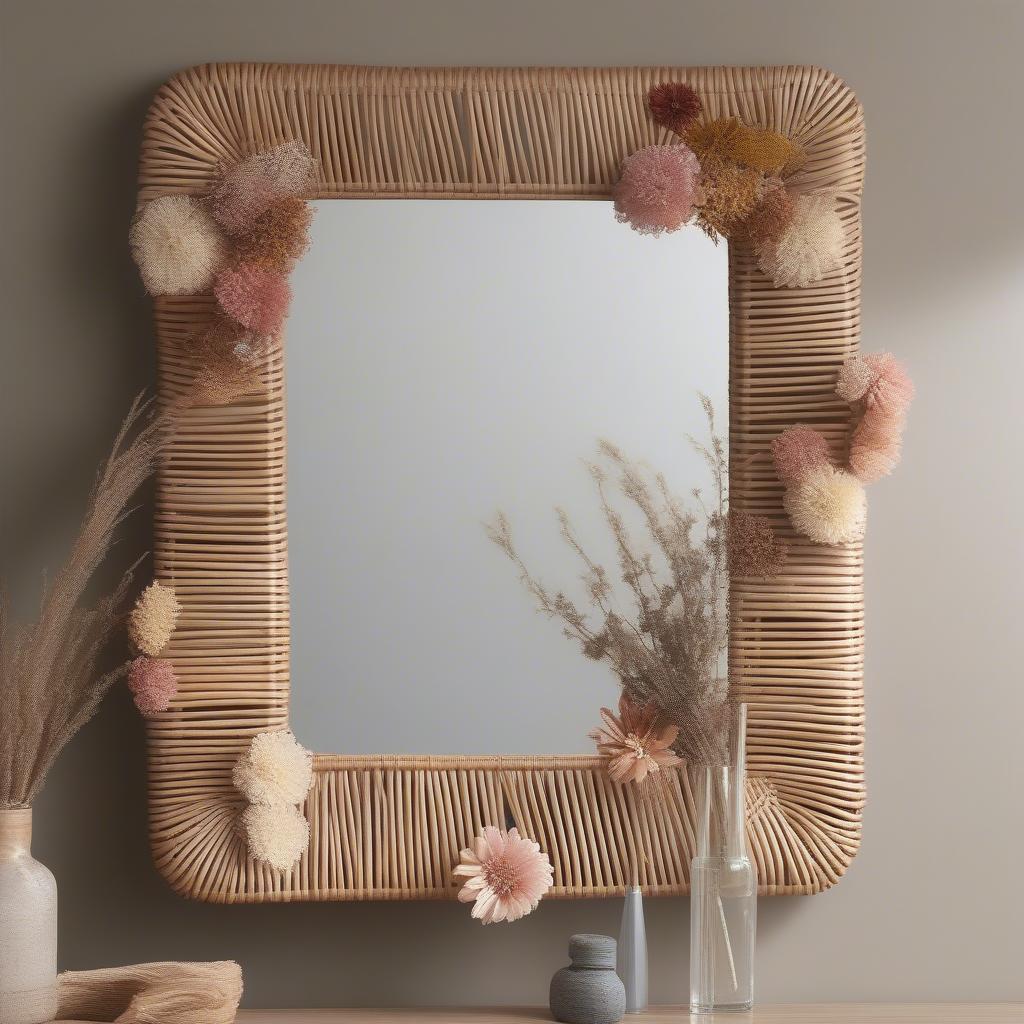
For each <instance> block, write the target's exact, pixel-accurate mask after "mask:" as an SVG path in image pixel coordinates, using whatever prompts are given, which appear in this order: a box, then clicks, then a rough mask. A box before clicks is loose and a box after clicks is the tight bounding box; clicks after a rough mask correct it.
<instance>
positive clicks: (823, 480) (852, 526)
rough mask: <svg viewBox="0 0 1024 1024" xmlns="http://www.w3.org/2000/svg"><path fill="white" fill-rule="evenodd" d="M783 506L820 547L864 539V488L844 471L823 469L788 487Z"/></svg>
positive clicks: (792, 520)
mask: <svg viewBox="0 0 1024 1024" xmlns="http://www.w3.org/2000/svg"><path fill="white" fill-rule="evenodd" d="M782 503H783V507H784V508H785V509H786V512H787V513H788V515H789V518H790V521H791V522H792V524H793V526H794V528H795V529H796V530H798V531H799V532H800V533H802V534H804V535H805V536H807V537H810V539H811V540H813V541H817V542H818V543H819V544H849V543H851V542H853V541H857V540H860V539H861V538H862V537H863V536H864V526H865V523H866V521H867V501H866V499H865V495H864V486H863V484H861V482H860V481H859V480H858V479H857V478H856V477H855V476H854V475H853V474H852V473H847V472H846V470H844V469H837V468H836V467H835V466H833V465H831V464H829V465H825V466H819V467H818V468H817V469H814V470H812V471H811V472H809V473H807V474H806V475H805V476H803V477H801V478H800V479H799V480H798V481H797V482H796V483H795V484H793V485H792V486H790V487H788V488H787V489H786V493H785V495H784V496H783V499H782Z"/></svg>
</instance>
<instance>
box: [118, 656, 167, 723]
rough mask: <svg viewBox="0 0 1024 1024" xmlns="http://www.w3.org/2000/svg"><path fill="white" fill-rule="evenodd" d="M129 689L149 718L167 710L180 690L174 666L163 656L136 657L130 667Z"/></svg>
mask: <svg viewBox="0 0 1024 1024" xmlns="http://www.w3.org/2000/svg"><path fill="white" fill-rule="evenodd" d="M128 689H129V690H131V692H132V696H133V697H134V698H135V706H136V707H137V708H138V709H139V711H140V712H141V713H142V714H143V715H145V716H146V717H147V718H148V717H149V716H151V715H157V714H159V713H160V712H162V711H166V710H167V709H168V708H169V707H170V706H171V699H172V698H173V697H174V695H175V694H176V693H177V692H178V679H177V677H176V676H175V674H174V666H173V665H172V664H171V663H170V662H169V661H165V660H164V659H163V658H148V657H146V656H142V657H141V658H136V659H135V660H134V661H133V662H132V663H131V665H130V666H129V667H128Z"/></svg>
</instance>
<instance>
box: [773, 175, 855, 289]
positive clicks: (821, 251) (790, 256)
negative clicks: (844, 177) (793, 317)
mask: <svg viewBox="0 0 1024 1024" xmlns="http://www.w3.org/2000/svg"><path fill="white" fill-rule="evenodd" d="M845 244H846V233H845V231H844V229H843V222H842V218H840V216H839V213H838V211H837V210H836V207H835V196H834V194H833V193H832V192H831V191H822V192H810V193H807V194H805V195H799V196H796V197H795V198H794V200H793V212H792V216H791V217H790V219H789V222H788V223H787V224H786V227H785V230H783V231H782V233H781V234H780V235H779V236H778V238H777V239H776V240H775V242H774V244H772V245H768V246H765V247H763V249H762V250H760V251H759V252H758V266H759V267H760V268H761V270H762V271H764V273H765V274H767V275H768V277H770V278H771V279H772V283H773V284H774V285H775V287H776V288H806V287H807V286H808V285H809V284H814V283H815V282H816V281H820V280H821V279H822V278H823V277H826V276H827V275H828V274H830V273H832V271H834V270H835V269H836V268H837V267H839V266H840V265H841V263H842V259H843V247H844V246H845Z"/></svg>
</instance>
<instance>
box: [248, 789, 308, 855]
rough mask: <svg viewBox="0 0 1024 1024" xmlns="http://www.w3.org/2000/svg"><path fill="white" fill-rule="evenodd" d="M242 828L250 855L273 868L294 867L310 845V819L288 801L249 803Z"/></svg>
mask: <svg viewBox="0 0 1024 1024" xmlns="http://www.w3.org/2000/svg"><path fill="white" fill-rule="evenodd" d="M242 828H243V829H244V831H245V837H246V841H247V842H248V845H249V853H250V854H251V855H252V858H253V859H254V860H258V861H261V862H263V863H264V864H268V865H269V866H270V867H272V868H274V869H275V870H276V871H287V870H288V869H289V868H291V867H293V866H294V865H295V863H296V862H297V861H298V860H299V858H300V857H301V856H302V854H303V853H304V852H305V851H306V849H307V848H308V846H309V822H308V821H306V819H305V818H304V817H303V816H302V812H301V811H300V810H299V809H298V808H297V807H292V806H290V805H288V804H249V806H248V807H246V809H245V810H244V811H243V812H242Z"/></svg>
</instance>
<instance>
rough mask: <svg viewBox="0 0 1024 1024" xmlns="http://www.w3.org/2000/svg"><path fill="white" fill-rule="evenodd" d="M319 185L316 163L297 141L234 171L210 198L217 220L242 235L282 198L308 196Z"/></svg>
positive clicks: (262, 155) (276, 148)
mask: <svg viewBox="0 0 1024 1024" xmlns="http://www.w3.org/2000/svg"><path fill="white" fill-rule="evenodd" d="M315 186H316V161H315V160H314V159H313V157H312V155H311V154H310V152H309V150H308V149H306V147H305V146H304V145H303V144H302V143H301V142H297V141H292V142H285V143H283V144H282V145H280V146H275V147H274V148H273V149H269V150H267V152H265V153H257V154H256V155H255V156H251V157H249V159H247V160H243V161H242V162H241V163H239V164H236V165H235V166H234V167H232V168H231V170H230V171H228V172H227V174H225V175H224V177H223V179H222V180H221V183H220V184H219V185H218V186H217V188H216V189H215V190H214V192H213V194H212V195H211V196H210V208H211V210H212V212H213V216H214V218H215V219H216V220H217V222H218V223H219V224H220V225H221V227H222V228H224V230H225V231H227V232H228V234H231V235H241V234H244V233H245V232H246V231H248V230H249V229H250V228H251V227H252V226H253V224H254V222H255V221H256V219H257V218H258V217H259V216H260V215H261V214H262V213H264V212H265V211H266V210H268V209H270V207H271V206H272V205H273V204H274V203H275V202H277V201H278V200H279V199H288V198H292V197H295V196H305V195H308V194H309V193H310V192H311V191H312V190H313V189H314V188H315Z"/></svg>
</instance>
